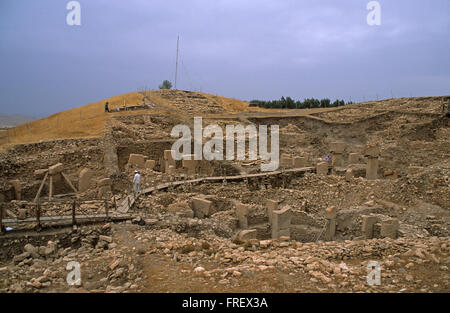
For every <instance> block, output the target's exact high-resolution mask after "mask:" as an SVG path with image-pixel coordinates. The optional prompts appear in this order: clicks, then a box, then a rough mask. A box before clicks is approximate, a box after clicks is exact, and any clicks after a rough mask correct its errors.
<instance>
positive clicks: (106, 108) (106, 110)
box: [105, 102, 109, 112]
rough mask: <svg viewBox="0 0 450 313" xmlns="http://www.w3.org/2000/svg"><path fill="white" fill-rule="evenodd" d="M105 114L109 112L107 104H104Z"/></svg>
mask: <svg viewBox="0 0 450 313" xmlns="http://www.w3.org/2000/svg"><path fill="white" fill-rule="evenodd" d="M105 112H109V103H108V102H106V103H105Z"/></svg>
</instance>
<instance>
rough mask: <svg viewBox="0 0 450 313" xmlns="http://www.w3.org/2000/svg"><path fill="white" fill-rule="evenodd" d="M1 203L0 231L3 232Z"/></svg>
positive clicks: (1, 206) (0, 206)
mask: <svg viewBox="0 0 450 313" xmlns="http://www.w3.org/2000/svg"><path fill="white" fill-rule="evenodd" d="M3 230H4V229H3V205H0V233H3Z"/></svg>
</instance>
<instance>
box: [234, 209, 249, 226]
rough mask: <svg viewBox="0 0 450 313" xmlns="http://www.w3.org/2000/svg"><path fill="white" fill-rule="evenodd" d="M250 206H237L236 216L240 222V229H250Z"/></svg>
mask: <svg viewBox="0 0 450 313" xmlns="http://www.w3.org/2000/svg"><path fill="white" fill-rule="evenodd" d="M248 209H249V206H248V205H247V204H243V203H238V204H236V208H235V211H236V216H237V218H238V220H239V228H242V229H246V228H248V211H249V210H248Z"/></svg>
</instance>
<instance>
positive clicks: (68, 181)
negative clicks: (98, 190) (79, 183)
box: [61, 172, 78, 193]
mask: <svg viewBox="0 0 450 313" xmlns="http://www.w3.org/2000/svg"><path fill="white" fill-rule="evenodd" d="M61 175H62V177H63V178H64V180H65V181H66V183H67V184H68V185H69V186H70V188H72V190H73V191H74V192H75V193H78V190H77V188H75V187H74V186H73V185H72V182H71V181H70V180H69V177H67V176H66V174H64V173H63V172H61Z"/></svg>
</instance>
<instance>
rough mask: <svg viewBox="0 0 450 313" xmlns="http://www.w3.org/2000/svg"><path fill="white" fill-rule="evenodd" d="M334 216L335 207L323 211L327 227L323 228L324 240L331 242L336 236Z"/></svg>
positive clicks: (335, 212)
mask: <svg viewBox="0 0 450 313" xmlns="http://www.w3.org/2000/svg"><path fill="white" fill-rule="evenodd" d="M336 215H337V208H336V207H335V206H332V207H329V208H327V209H326V210H325V217H326V218H327V225H326V228H325V235H324V237H325V240H333V239H334V235H335V234H336Z"/></svg>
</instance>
